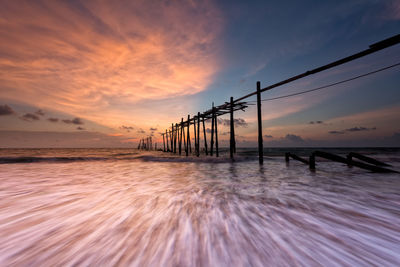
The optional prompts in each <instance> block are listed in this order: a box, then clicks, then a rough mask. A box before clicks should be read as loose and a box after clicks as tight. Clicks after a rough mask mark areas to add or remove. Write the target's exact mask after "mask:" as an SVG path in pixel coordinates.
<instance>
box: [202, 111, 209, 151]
mask: <svg viewBox="0 0 400 267" xmlns="http://www.w3.org/2000/svg"><path fill="white" fill-rule="evenodd" d="M205 119H206V118H205V116H204V115H203V136H204V149H205V150H206V156H208V149H207V135H206V125H205V122H204V121H205Z"/></svg>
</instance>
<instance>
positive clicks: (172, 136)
mask: <svg viewBox="0 0 400 267" xmlns="http://www.w3.org/2000/svg"><path fill="white" fill-rule="evenodd" d="M170 137H171V153H174V124H173V123H172V125H171V132H170Z"/></svg>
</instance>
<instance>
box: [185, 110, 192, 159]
mask: <svg viewBox="0 0 400 267" xmlns="http://www.w3.org/2000/svg"><path fill="white" fill-rule="evenodd" d="M187 121H188V125H187V136H186V142H187V150H186V156H188V155H189V150H190V153H192V144H191V142H190V115H188V120H187Z"/></svg>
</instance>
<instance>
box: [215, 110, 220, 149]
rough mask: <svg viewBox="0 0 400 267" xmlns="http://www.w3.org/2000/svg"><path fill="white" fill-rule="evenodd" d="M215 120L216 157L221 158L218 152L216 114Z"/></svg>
mask: <svg viewBox="0 0 400 267" xmlns="http://www.w3.org/2000/svg"><path fill="white" fill-rule="evenodd" d="M214 116H215V118H214V122H215V155H216V156H217V157H219V151H218V118H217V114H216V113H215V115H214Z"/></svg>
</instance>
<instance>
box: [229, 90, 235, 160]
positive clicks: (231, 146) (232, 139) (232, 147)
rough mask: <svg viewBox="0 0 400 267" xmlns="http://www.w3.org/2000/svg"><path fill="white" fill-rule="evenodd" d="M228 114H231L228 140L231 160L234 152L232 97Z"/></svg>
mask: <svg viewBox="0 0 400 267" xmlns="http://www.w3.org/2000/svg"><path fill="white" fill-rule="evenodd" d="M230 113H231V118H230V121H231V139H230V146H229V151H230V156H231V159H233V152H234V150H235V125H234V121H233V97H231V105H230Z"/></svg>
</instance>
